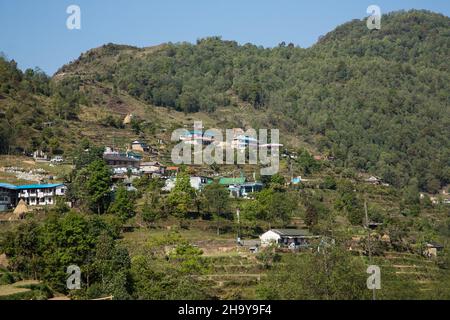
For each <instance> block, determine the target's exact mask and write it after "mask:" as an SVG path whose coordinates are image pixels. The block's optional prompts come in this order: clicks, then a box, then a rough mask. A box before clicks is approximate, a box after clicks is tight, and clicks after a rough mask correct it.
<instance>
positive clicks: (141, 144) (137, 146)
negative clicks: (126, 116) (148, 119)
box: [131, 140, 150, 152]
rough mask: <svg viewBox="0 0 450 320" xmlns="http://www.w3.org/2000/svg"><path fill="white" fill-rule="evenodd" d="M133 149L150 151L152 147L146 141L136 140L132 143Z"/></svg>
mask: <svg viewBox="0 0 450 320" xmlns="http://www.w3.org/2000/svg"><path fill="white" fill-rule="evenodd" d="M131 150H133V151H138V152H149V151H150V147H149V146H148V145H147V144H146V143H145V142H142V141H139V140H135V141H133V142H132V143H131Z"/></svg>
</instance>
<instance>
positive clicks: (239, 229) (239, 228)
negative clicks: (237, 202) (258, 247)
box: [236, 207, 241, 244]
mask: <svg viewBox="0 0 450 320" xmlns="http://www.w3.org/2000/svg"><path fill="white" fill-rule="evenodd" d="M240 216H241V211H240V209H239V207H237V208H236V218H237V223H238V229H237V242H238V244H240V243H241V217H240Z"/></svg>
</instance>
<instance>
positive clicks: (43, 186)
mask: <svg viewBox="0 0 450 320" xmlns="http://www.w3.org/2000/svg"><path fill="white" fill-rule="evenodd" d="M62 185H63V184H62V183H53V184H29V185H23V186H17V187H16V189H17V190H24V189H49V188H56V187H60V186H62Z"/></svg>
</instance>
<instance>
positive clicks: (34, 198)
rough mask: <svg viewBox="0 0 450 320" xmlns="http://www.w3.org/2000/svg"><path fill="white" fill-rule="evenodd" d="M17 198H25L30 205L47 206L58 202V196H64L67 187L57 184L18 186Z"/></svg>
mask: <svg viewBox="0 0 450 320" xmlns="http://www.w3.org/2000/svg"><path fill="white" fill-rule="evenodd" d="M16 190H17V191H18V193H17V198H18V199H23V200H24V201H25V202H26V204H27V205H29V206H46V205H52V204H55V203H56V197H61V196H64V195H65V193H66V190H67V187H66V186H65V185H64V184H62V183H57V184H31V185H24V186H17V187H16Z"/></svg>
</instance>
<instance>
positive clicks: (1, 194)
mask: <svg viewBox="0 0 450 320" xmlns="http://www.w3.org/2000/svg"><path fill="white" fill-rule="evenodd" d="M16 188H17V187H16V186H15V185H12V184H9V183H0V212H2V211H7V210H10V209H12V208H14V207H15V206H16V205H17V201H18V200H17V191H16Z"/></svg>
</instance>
